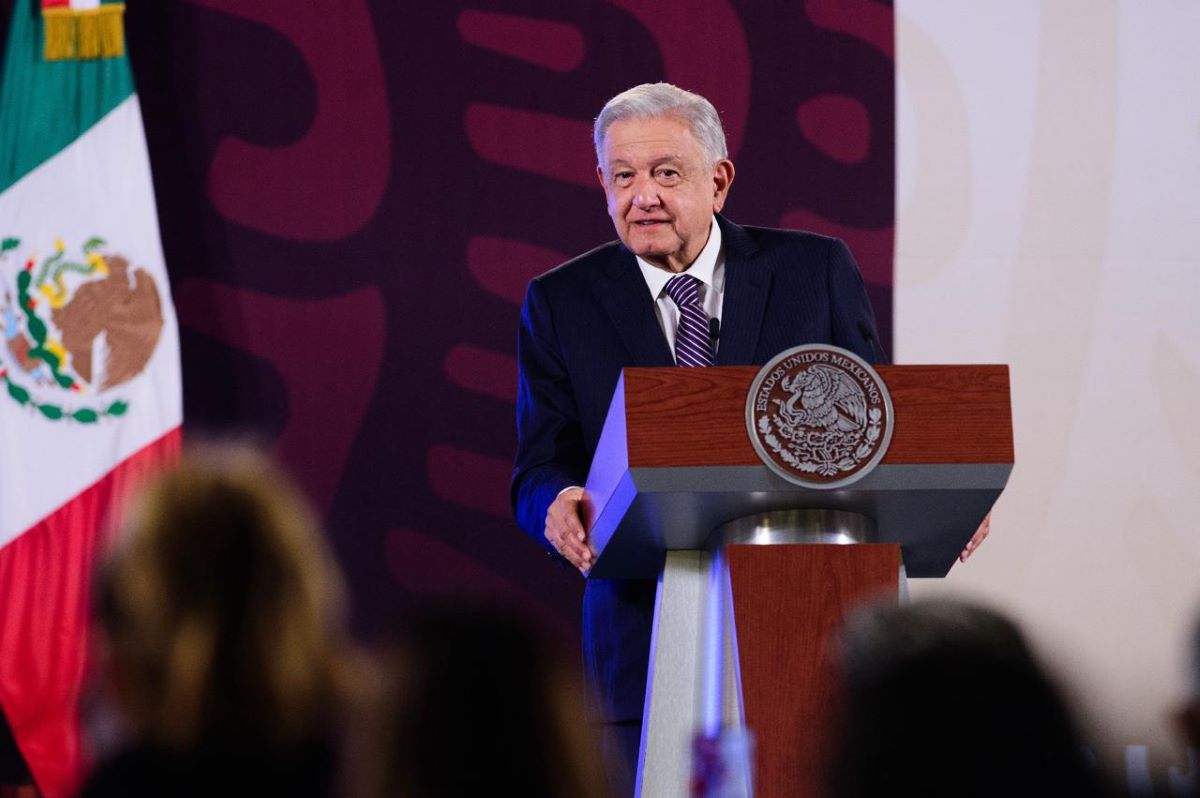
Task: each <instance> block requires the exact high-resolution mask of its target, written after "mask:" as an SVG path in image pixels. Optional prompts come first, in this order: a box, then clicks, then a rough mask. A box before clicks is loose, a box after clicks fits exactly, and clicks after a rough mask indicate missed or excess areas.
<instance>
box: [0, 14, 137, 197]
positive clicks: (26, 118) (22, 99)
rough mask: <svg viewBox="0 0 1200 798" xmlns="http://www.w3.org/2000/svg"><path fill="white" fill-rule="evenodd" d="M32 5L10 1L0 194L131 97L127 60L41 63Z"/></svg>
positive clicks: (0, 121)
mask: <svg viewBox="0 0 1200 798" xmlns="http://www.w3.org/2000/svg"><path fill="white" fill-rule="evenodd" d="M39 6H40V4H39V3H38V2H37V0H16V3H15V4H14V5H13V12H12V22H11V24H10V25H9V29H8V46H7V48H6V49H5V53H4V68H3V72H2V73H0V192H3V191H5V190H7V189H8V187H9V186H11V185H12V184H13V183H15V182H17V181H18V180H20V179H21V178H22V177H24V176H25V175H26V174H28V173H29V172H31V171H33V170H34V169H35V168H36V167H37V166H38V165H39V164H41V163H42V162H43V161H46V160H47V159H49V158H51V157H52V156H53V155H54V154H55V153H57V152H59V151H60V150H62V149H64V148H66V147H67V146H68V145H69V144H70V143H71V142H73V141H74V140H75V139H77V138H79V136H81V135H83V133H84V132H85V131H87V130H88V128H90V127H91V126H92V125H94V124H96V122H98V121H100V119H101V118H102V117H103V116H104V115H105V114H107V113H108V112H109V111H111V110H112V109H113V108H116V107H117V106H118V105H120V104H121V102H122V101H123V100H124V99H125V98H126V97H128V96H129V95H131V94H133V73H132V71H131V70H130V68H129V59H128V57H119V58H100V59H95V60H89V61H51V62H47V61H45V60H44V59H43V58H42V25H43V23H42V15H41V13H40V8H39Z"/></svg>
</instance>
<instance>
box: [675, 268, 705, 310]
mask: <svg viewBox="0 0 1200 798" xmlns="http://www.w3.org/2000/svg"><path fill="white" fill-rule="evenodd" d="M667 296H669V297H671V299H672V301H674V302H675V304H676V305H677V306H678V307H681V308H682V307H683V306H685V305H698V304H700V281H699V280H697V279H696V278H695V277H693V276H691V275H690V274H677V275H675V276H674V277H672V278H671V279H670V280H668V281H667Z"/></svg>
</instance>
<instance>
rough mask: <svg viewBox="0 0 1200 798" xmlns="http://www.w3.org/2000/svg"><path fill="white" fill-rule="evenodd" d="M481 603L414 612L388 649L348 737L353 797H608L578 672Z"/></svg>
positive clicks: (532, 630)
mask: <svg viewBox="0 0 1200 798" xmlns="http://www.w3.org/2000/svg"><path fill="white" fill-rule="evenodd" d="M569 662H570V660H568V659H567V658H566V657H565V656H564V652H562V651H560V650H559V649H557V648H555V647H554V646H552V645H551V644H550V643H549V642H548V640H547V639H546V638H545V637H544V636H543V635H542V634H540V633H539V632H538V630H537V628H536V627H535V626H533V625H532V624H531V623H529V622H527V621H526V620H524V619H523V618H522V616H520V615H519V614H516V613H514V612H511V611H505V610H503V609H497V608H485V607H483V606H482V605H468V604H440V605H431V606H426V607H420V608H415V609H413V610H412V611H410V613H409V614H408V615H406V616H405V617H404V618H403V619H402V620H401V622H400V623H399V624H398V626H397V627H396V629H395V631H394V633H393V634H392V635H391V637H390V639H389V640H388V641H387V642H386V643H385V644H384V645H383V646H382V647H381V652H380V657H379V662H378V663H377V674H378V685H377V688H376V691H375V693H376V695H375V697H374V700H372V701H371V704H370V706H369V707H368V708H367V710H368V711H367V712H366V713H360V718H362V721H363V722H362V724H361V725H360V727H359V729H358V730H357V732H356V734H355V735H354V737H353V739H352V744H351V749H352V750H353V751H354V752H355V754H356V761H355V762H354V763H353V764H352V765H351V770H352V776H351V778H352V783H351V785H350V789H349V790H348V792H349V794H351V795H354V796H356V798H400V797H401V796H404V797H408V796H414V797H416V798H468V796H470V798H475V796H481V795H514V796H516V795H519V796H522V798H603V796H605V795H606V792H605V785H604V775H603V773H602V772H601V770H600V766H599V762H598V761H597V758H596V756H595V746H596V743H595V741H594V740H593V739H592V738H591V731H592V730H591V727H590V726H589V725H588V723H587V722H586V720H585V719H584V717H583V706H582V699H581V694H582V693H581V689H580V685H579V678H580V677H579V674H578V673H577V668H574V667H571V665H570V664H568V663H569Z"/></svg>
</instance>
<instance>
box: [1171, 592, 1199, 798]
mask: <svg viewBox="0 0 1200 798" xmlns="http://www.w3.org/2000/svg"><path fill="white" fill-rule="evenodd" d="M1188 672H1189V673H1190V674H1191V682H1192V683H1191V695H1190V696H1189V697H1188V699H1187V700H1186V702H1185V703H1184V704H1183V706H1181V707H1180V708H1179V710H1178V712H1177V713H1176V717H1175V722H1176V725H1177V726H1178V729H1179V731H1180V732H1181V734H1182V736H1183V742H1184V744H1185V745H1186V746H1187V758H1188V761H1189V763H1190V764H1191V769H1190V770H1191V774H1192V775H1191V788H1192V792H1191V794H1192V795H1196V796H1200V775H1197V772H1198V771H1197V764H1196V763H1197V762H1198V761H1200V615H1198V616H1197V618H1196V622H1195V625H1194V626H1193V627H1192V635H1191V640H1190V647H1189V662H1188Z"/></svg>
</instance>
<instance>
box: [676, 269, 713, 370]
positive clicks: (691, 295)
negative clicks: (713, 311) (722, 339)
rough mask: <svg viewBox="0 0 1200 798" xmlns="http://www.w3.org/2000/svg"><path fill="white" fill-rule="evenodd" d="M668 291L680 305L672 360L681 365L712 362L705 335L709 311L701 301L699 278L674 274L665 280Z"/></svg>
mask: <svg viewBox="0 0 1200 798" xmlns="http://www.w3.org/2000/svg"><path fill="white" fill-rule="evenodd" d="M667 294H668V295H669V296H670V297H671V301H673V302H674V303H675V306H676V307H678V308H679V326H678V327H677V328H676V329H675V362H676V363H677V364H679V365H680V366H711V365H713V363H714V362H715V361H714V360H713V352H712V344H711V342H710V341H709V338H708V314H707V313H705V312H704V306H703V305H701V304H700V281H699V280H697V279H696V278H695V277H692V276H691V275H690V274H677V275H675V276H674V277H672V278H671V279H670V280H668V281H667Z"/></svg>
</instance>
